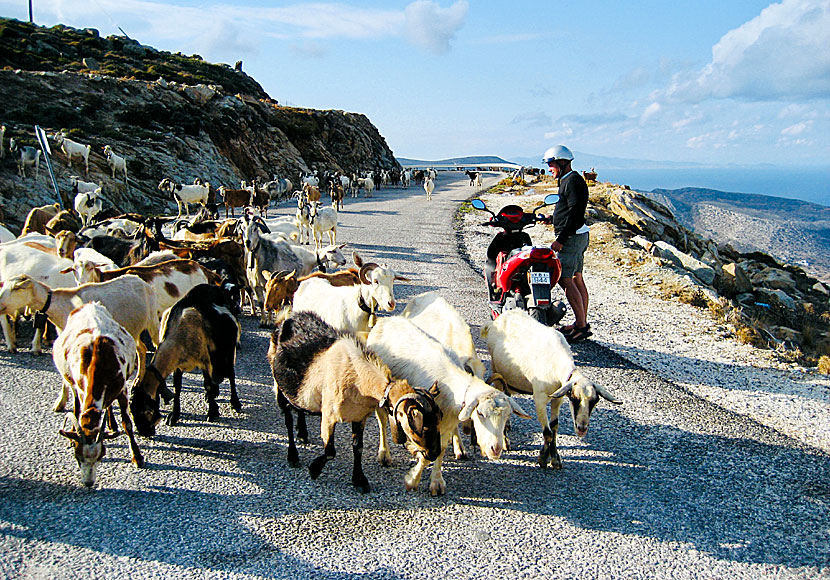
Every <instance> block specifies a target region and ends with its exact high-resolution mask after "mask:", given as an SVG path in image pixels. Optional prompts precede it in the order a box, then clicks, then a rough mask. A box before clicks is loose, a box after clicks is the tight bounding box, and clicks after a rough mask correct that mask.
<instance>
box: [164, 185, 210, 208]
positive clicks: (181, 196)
mask: <svg viewBox="0 0 830 580" xmlns="http://www.w3.org/2000/svg"><path fill="white" fill-rule="evenodd" d="M158 189H159V191H166V192H167V193H169V194H170V195H172V196H173V199H175V200H176V204H177V205H178V206H179V213H178V214H177V217H181V215H182V204H184V211H185V214H186V215H188V216H189V215H190V209H189V208H188V204H190V203H200V204H202V205H205V204H207V202H208V196H209V195H210V183H205V184H201V185H195V184H194V185H182V184H181V183H173V181H171V180H170V179H169V178H167V177H165V178H164V179H162V180H161V182H160V183H159V186H158Z"/></svg>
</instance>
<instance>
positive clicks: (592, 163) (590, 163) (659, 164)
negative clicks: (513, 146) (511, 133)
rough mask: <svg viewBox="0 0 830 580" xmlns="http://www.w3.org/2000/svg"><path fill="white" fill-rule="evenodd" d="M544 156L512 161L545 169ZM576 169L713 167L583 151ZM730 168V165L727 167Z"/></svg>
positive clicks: (518, 158) (575, 154)
mask: <svg viewBox="0 0 830 580" xmlns="http://www.w3.org/2000/svg"><path fill="white" fill-rule="evenodd" d="M542 154H543V152H540V153H539V155H538V156H536V157H513V158H511V161H512V162H513V163H518V164H520V165H525V166H529V167H541V168H543V169H544V164H543V163H542ZM573 154H574V168H576V169H580V170H581V169H588V168H590V167H596V168H597V169H600V168H601V169H602V170H608V169H702V168H708V167H712V166H711V165H707V164H705V163H692V162H686V161H654V160H650V159H628V158H625V157H605V156H603V155H592V154H590V153H582V152H581V151H574V152H573ZM726 167H729V165H726ZM757 167H771V165H769V164H757Z"/></svg>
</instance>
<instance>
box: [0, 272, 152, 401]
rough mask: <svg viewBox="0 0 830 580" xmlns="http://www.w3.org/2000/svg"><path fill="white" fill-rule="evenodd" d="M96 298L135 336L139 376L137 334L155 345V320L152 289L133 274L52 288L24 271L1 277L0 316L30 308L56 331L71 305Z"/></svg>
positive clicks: (63, 393)
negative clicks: (45, 318) (20, 273)
mask: <svg viewBox="0 0 830 580" xmlns="http://www.w3.org/2000/svg"><path fill="white" fill-rule="evenodd" d="M96 300H97V301H98V302H101V304H103V305H104V306H105V307H106V308H107V310H109V312H110V314H112V317H113V318H114V319H115V320H116V322H118V323H119V324H121V326H123V327H124V328H125V330H126V331H127V332H129V333H130V336H132V337H133V339H134V340H135V343H136V350H137V351H138V378H139V379H140V378H141V377H142V376H143V373H144V355H145V354H146V352H147V347H146V346H145V345H144V341H142V340H141V338H140V337H141V333H142V332H143V331H145V330H146V331H147V332H148V333H149V334H150V340H151V341H152V343H153V344H154V345H157V344H158V328H159V320H158V316H157V311H158V309H157V307H156V294H155V291H154V290H153V288H152V287H151V286H150V285H149V284H147V283H146V282H144V281H143V280H142V279H141V278H139V277H137V276H122V277H121V278H118V279H116V280H111V281H109V282H103V283H101V284H84V285H82V286H78V287H77V288H56V289H52V288H50V287H49V286H47V285H46V284H44V283H43V282H39V281H37V280H34V279H32V278H31V277H29V276H27V275H25V274H23V275H20V276H15V277H13V278H11V279H10V280H5V281H4V284H3V286H2V288H0V316H2V315H4V314H10V313H14V312H19V311H21V310H23V309H24V308H31V309H32V310H35V311H38V312H40V313H41V314H42V315H46V317H47V318H48V319H49V321H50V322H51V323H52V324H54V325H55V327H56V328H57V329H58V332H60V331H61V330H62V329H63V328H64V327H65V326H66V320H67V318H68V317H69V314H70V313H71V312H72V311H73V310H74V309H75V308H77V307H78V306H79V305H81V304H85V303H87V302H93V301H96ZM38 346H39V345H38ZM66 395H67V392H66V390H65V389H62V390H61V394H60V396H59V397H58V400H57V402H56V403H55V407H54V410H55V411H60V410H62V409H63V408H64V405H65V404H66Z"/></svg>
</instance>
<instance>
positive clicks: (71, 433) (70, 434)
mask: <svg viewBox="0 0 830 580" xmlns="http://www.w3.org/2000/svg"><path fill="white" fill-rule="evenodd" d="M58 433H60V434H61V435H63V436H64V437H66V438H67V439H69V440H70V441H75V442H76V443H80V442H81V438H80V436H79V435H78V434H77V433H76V432H75V431H65V430H63V429H60V430H59V431H58Z"/></svg>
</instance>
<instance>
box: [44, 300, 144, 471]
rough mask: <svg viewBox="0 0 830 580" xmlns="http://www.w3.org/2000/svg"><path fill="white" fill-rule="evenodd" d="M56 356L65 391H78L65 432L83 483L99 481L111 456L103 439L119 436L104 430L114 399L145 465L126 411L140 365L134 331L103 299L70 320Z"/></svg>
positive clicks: (135, 458) (137, 461) (136, 458)
mask: <svg viewBox="0 0 830 580" xmlns="http://www.w3.org/2000/svg"><path fill="white" fill-rule="evenodd" d="M52 359H53V360H54V362H55V367H57V369H58V372H59V373H60V375H61V377H62V379H63V386H62V387H61V389H62V390H63V391H66V390H69V391H71V392H72V393H73V394H74V399H75V406H74V410H73V411H72V412H70V413H67V419H69V420H70V421H71V428H70V429H68V430H67V429H61V430H60V434H61V435H63V436H64V437H66V438H67V439H69V440H70V441H71V442H72V446H73V447H74V450H75V460H76V461H77V462H78V466H79V467H80V468H81V481H82V482H83V484H84V485H85V486H87V487H92V486H93V485H95V476H96V471H97V467H98V461H99V460H100V459H101V458H103V457H104V455H105V454H106V448H105V447H104V439H111V438H113V437H115V436H117V435H118V433H114V434H105V428H104V417H105V415H106V414H107V413H108V412H112V404H113V403H114V402H115V401H118V406H119V408H120V410H121V426H122V427H123V428H124V431H125V432H126V433H127V436H128V437H129V439H130V452H131V454H132V462H133V465H135V466H136V467H143V466H144V457H142V455H141V451H140V450H139V448H138V443H137V442H136V440H135V435H134V434H133V424H132V421H130V415H129V412H128V409H127V381H128V380H129V379H130V377H131V376H132V375H133V373H134V372H135V370H136V368H137V366H138V360H137V355H136V344H135V340H134V339H133V337H132V336H130V333H128V332H127V331H126V330H124V327H123V326H121V325H120V324H118V322H116V321H115V319H113V317H112V315H111V314H110V313H109V311H108V310H107V309H106V308H105V307H104V306H103V305H101V304H100V303H99V302H92V303H90V304H84V305H83V306H81V307H79V308H77V309H75V310H73V311H72V313H71V314H70V315H69V317H68V318H67V320H66V326H65V327H64V329H63V331H62V332H61V333H60V336H58V339H57V340H56V341H55V345H54V348H53V350H52Z"/></svg>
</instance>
